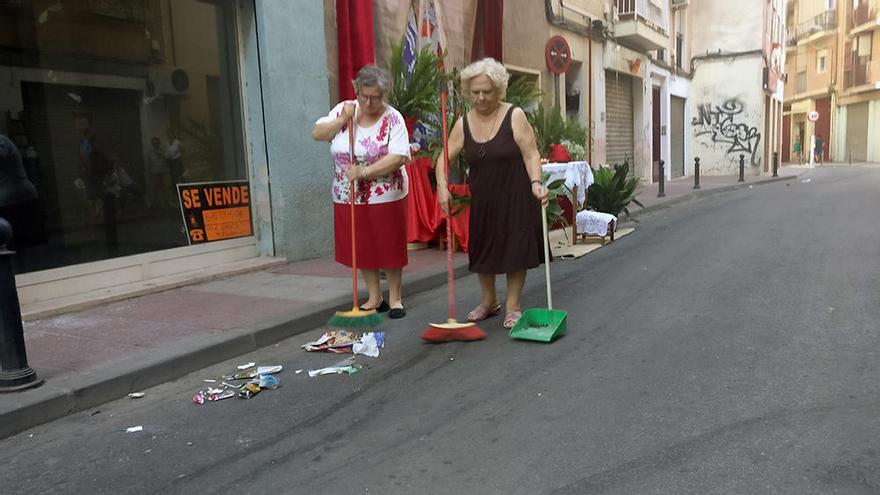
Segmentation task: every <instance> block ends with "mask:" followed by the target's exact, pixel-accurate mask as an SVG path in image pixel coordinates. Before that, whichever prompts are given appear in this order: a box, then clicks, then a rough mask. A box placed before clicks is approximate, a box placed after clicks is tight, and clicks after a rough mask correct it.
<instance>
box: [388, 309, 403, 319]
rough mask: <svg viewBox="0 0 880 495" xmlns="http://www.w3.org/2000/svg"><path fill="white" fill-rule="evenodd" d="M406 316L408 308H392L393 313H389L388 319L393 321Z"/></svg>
mask: <svg viewBox="0 0 880 495" xmlns="http://www.w3.org/2000/svg"><path fill="white" fill-rule="evenodd" d="M404 316H406V308H391V311H389V312H388V317H389V318H391V319H392V320H397V319H399V318H403V317H404Z"/></svg>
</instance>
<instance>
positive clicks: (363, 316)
mask: <svg viewBox="0 0 880 495" xmlns="http://www.w3.org/2000/svg"><path fill="white" fill-rule="evenodd" d="M382 319H383V318H382V315H380V314H379V313H376V311H374V310H370V311H337V312H336V314H334V315H333V316H331V317H330V320H329V321H327V325H328V326H331V327H336V328H367V327H376V326H379V325H381V324H382Z"/></svg>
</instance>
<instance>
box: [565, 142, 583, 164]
mask: <svg viewBox="0 0 880 495" xmlns="http://www.w3.org/2000/svg"><path fill="white" fill-rule="evenodd" d="M560 144H562V146H564V147H565V150H566V151H568V157H569V159H570V160H571V161H573V162H580V161H583V159H584V156H586V154H587V152H586V150H585V149H584V147H583V145H581V144H579V143H575V142H573V141H571V140H568V139H563V140H562V143H560Z"/></svg>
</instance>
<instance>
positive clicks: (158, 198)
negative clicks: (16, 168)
mask: <svg viewBox="0 0 880 495" xmlns="http://www.w3.org/2000/svg"><path fill="white" fill-rule="evenodd" d="M229 5H230V3H227V2H202V1H197V0H79V1H65V2H45V1H38V0H31V1H29V0H17V1H12V2H10V1H0V85H2V86H3V90H2V91H0V134H5V135H7V136H9V138H10V139H12V140H13V142H15V144H16V145H17V147H18V149H19V152H20V154H21V156H22V158H23V160H24V165H25V169H26V171H27V175H28V178H29V179H30V181H31V182H32V183H33V184H34V185H35V186H36V188H37V191H38V193H39V200H38V201H37V202H35V203H34V204H29V205H25V206H22V205H16V206H15V209H16V212H7V214H8V215H10V216H13V215H14V216H15V221H14V225H13V227H14V228H15V231H16V233H15V237H14V241H13V244H14V248H15V249H16V250H17V251H18V256H17V271H18V272H29V271H34V270H42V269H47V268H53V267H59V266H66V265H70V264H75V263H83V262H88V261H97V260H102V259H107V258H112V257H116V256H125V255H131V254H137V253H143V252H149V251H155V250H160V249H167V248H171V247H177V246H184V245H186V244H187V240H186V239H187V238H186V235H185V234H184V232H183V231H182V220H181V214H180V208H179V205H178V201H177V193H176V189H175V185H176V184H177V183H181V182H204V181H218V180H230V179H246V178H247V173H246V168H245V166H244V161H243V158H242V152H241V149H242V146H241V137H240V135H241V133H240V131H239V129H240V123H239V109H238V103H237V102H238V96H237V95H238V93H237V87H238V83H237V74H236V71H235V60H236V56H235V44H234V41H233V40H234V37H233V36H232V33H233V32H234V30H233V26H234V12H233V9H232V7H231V6H229ZM3 207H7V208H9V206H4V205H0V208H3Z"/></svg>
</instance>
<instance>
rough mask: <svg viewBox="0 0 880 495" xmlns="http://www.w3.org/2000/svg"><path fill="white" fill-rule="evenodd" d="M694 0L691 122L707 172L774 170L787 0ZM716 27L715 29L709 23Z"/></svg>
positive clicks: (696, 150) (696, 152) (778, 145)
mask: <svg viewBox="0 0 880 495" xmlns="http://www.w3.org/2000/svg"><path fill="white" fill-rule="evenodd" d="M747 4H748V7H745V6H744V5H743V4H741V3H732V2H692V3H691V6H690V9H691V15H692V25H693V26H701V28H700V29H695V30H694V31H693V33H692V50H693V51H692V53H693V56H692V63H691V64H692V67H693V81H692V91H693V102H692V105H691V112H692V118H691V121H690V124H691V131H692V139H693V145H694V150H693V153H694V155H695V156H699V157H700V159H701V160H700V165H701V172H702V171H705V172H706V173H707V174H735V173H737V172H738V170H739V162H740V159H741V158H742V159H743V160H744V162H745V172H746V173H747V174H753V175H757V174H761V173H767V172H770V171H771V167H772V159H773V153H774V152H779V151H781V130H782V126H781V123H782V100H783V96H784V82H783V79H782V72H783V71H782V68H783V67H784V63H785V52H784V50H783V49H782V47H783V44H782V42H783V37H784V32H785V29H784V25H785V24H784V11H783V5H784V4H783V2H782V1H781V0H752V1H750V2H747ZM708 26H711V28H708Z"/></svg>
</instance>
